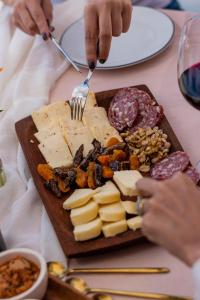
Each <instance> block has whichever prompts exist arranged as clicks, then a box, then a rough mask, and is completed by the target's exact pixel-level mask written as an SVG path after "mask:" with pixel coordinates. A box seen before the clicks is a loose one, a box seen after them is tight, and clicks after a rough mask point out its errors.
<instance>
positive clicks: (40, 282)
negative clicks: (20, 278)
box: [0, 248, 48, 300]
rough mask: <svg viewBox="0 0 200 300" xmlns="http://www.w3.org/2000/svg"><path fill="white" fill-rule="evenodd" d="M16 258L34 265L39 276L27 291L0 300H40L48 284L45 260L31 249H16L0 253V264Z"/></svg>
mask: <svg viewBox="0 0 200 300" xmlns="http://www.w3.org/2000/svg"><path fill="white" fill-rule="evenodd" d="M16 256H21V257H24V258H26V259H28V260H30V261H31V262H33V263H35V264H36V265H37V266H38V268H39V269H40V273H39V276H38V278H37V280H36V281H35V283H34V284H33V285H32V287H31V288H29V289H28V290H27V291H25V292H23V293H21V294H19V295H17V296H14V297H11V298H0V300H6V299H8V300H22V299H42V298H43V296H44V294H45V292H46V289H47V283H48V273H47V264H46V261H45V259H44V258H43V256H42V255H41V254H40V253H38V252H36V251H33V250H31V249H25V248H18V249H11V250H6V251H4V252H1V253H0V264H3V263H5V262H7V261H9V260H10V259H12V258H15V257H16Z"/></svg>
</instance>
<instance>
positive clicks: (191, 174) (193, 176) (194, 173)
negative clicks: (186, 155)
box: [184, 167, 200, 184]
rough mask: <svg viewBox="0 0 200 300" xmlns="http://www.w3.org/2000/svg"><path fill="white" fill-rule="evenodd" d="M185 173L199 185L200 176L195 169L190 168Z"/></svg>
mask: <svg viewBox="0 0 200 300" xmlns="http://www.w3.org/2000/svg"><path fill="white" fill-rule="evenodd" d="M184 173H185V174H187V175H188V176H189V177H190V178H191V179H192V180H193V181H194V183H196V184H198V183H199V181H200V174H199V172H198V171H197V170H196V169H195V168H194V167H188V168H187V169H186V170H185V172H184Z"/></svg>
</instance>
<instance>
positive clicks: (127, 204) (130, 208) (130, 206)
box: [122, 201, 138, 215]
mask: <svg viewBox="0 0 200 300" xmlns="http://www.w3.org/2000/svg"><path fill="white" fill-rule="evenodd" d="M122 205H123V207H124V209H125V211H126V213H127V214H130V215H137V214H138V213H137V205H136V202H134V201H122Z"/></svg>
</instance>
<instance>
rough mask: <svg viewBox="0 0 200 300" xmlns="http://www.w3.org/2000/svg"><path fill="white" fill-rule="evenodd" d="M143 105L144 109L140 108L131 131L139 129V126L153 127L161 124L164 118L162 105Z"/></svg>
mask: <svg viewBox="0 0 200 300" xmlns="http://www.w3.org/2000/svg"><path fill="white" fill-rule="evenodd" d="M141 105H143V110H140V109H139V114H138V117H137V119H136V121H135V123H134V126H133V127H132V128H131V132H135V131H136V130H138V128H147V127H150V128H153V127H155V126H156V125H157V124H159V123H160V121H161V120H162V118H163V108H162V106H160V105H149V104H144V103H143V104H141ZM141 105H140V106H141Z"/></svg>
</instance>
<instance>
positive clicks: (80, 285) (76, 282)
mask: <svg viewBox="0 0 200 300" xmlns="http://www.w3.org/2000/svg"><path fill="white" fill-rule="evenodd" d="M66 282H67V283H68V284H70V285H71V286H72V287H74V288H75V289H76V290H78V291H79V292H81V293H83V294H89V293H105V294H112V295H119V296H130V297H133V298H144V299H154V300H155V299H165V300H192V298H188V297H178V296H171V295H166V294H157V293H143V292H129V291H123V290H113V289H102V288H89V287H88V285H87V283H86V282H85V281H84V280H83V279H81V278H76V277H72V278H69V279H68V280H67V281H66Z"/></svg>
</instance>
